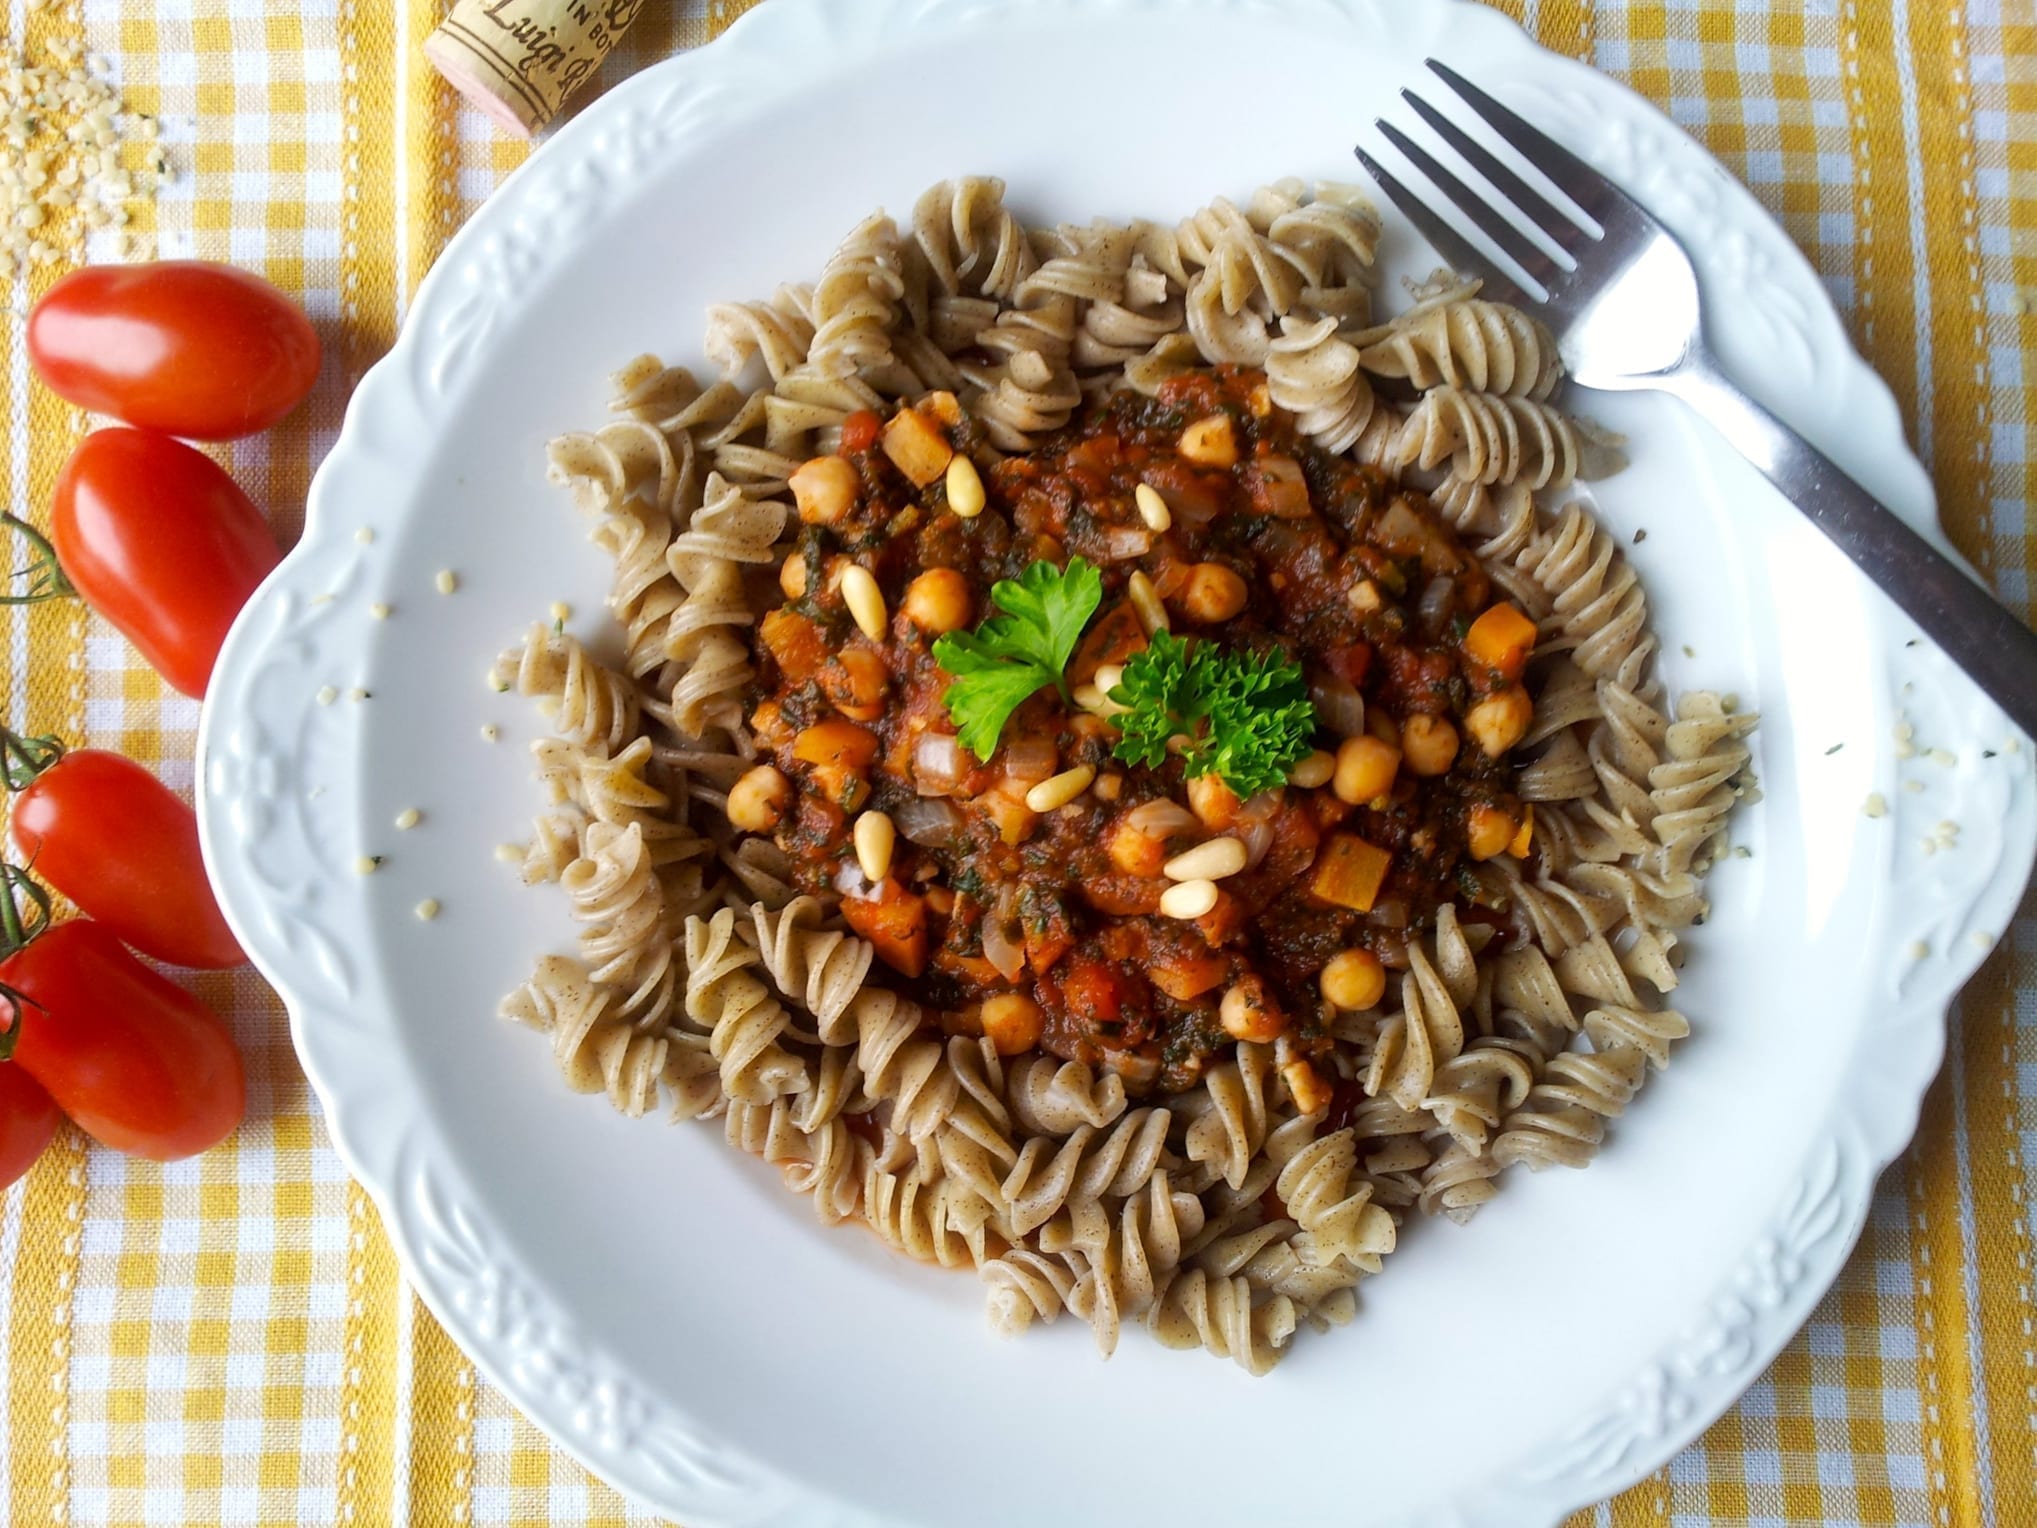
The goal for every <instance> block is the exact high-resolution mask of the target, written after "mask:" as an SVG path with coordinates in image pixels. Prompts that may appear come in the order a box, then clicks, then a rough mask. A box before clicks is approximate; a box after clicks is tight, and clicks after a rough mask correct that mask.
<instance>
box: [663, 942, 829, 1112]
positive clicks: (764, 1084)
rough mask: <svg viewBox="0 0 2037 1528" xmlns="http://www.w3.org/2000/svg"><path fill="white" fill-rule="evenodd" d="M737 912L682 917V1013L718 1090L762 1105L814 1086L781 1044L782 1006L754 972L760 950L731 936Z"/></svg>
mask: <svg viewBox="0 0 2037 1528" xmlns="http://www.w3.org/2000/svg"><path fill="white" fill-rule="evenodd" d="M735 928H736V919H735V914H734V913H732V912H730V911H728V909H726V908H724V909H723V910H722V911H720V912H718V913H716V914H715V915H714V917H713V918H711V919H708V920H705V921H703V920H702V919H700V918H688V919H687V920H686V1017H687V1018H688V1019H690V1020H692V1021H693V1023H694V1024H695V1025H697V1026H698V1027H699V1028H701V1029H703V1030H705V1031H706V1032H707V1035H708V1040H709V1045H710V1048H711V1049H712V1050H713V1053H714V1058H715V1060H716V1061H717V1062H718V1063H719V1064H720V1066H721V1086H722V1091H723V1092H724V1093H726V1094H728V1096H729V1098H730V1099H731V1100H733V1101H735V1102H737V1103H746V1104H766V1103H769V1102H770V1101H771V1100H772V1099H774V1098H776V1097H778V1096H779V1095H780V1094H784V1093H802V1092H804V1091H806V1089H807V1088H808V1087H810V1086H811V1085H812V1079H811V1078H810V1077H809V1076H808V1075H807V1071H806V1067H805V1065H804V1064H803V1063H802V1062H801V1061H800V1060H799V1058H798V1057H797V1056H795V1055H793V1054H792V1053H791V1052H790V1051H788V1050H786V1049H785V1047H784V1046H783V1045H781V1044H779V1036H781V1035H783V1034H784V1033H785V1029H786V1025H787V1022H788V1021H787V1016H786V1012H785V1005H784V1004H783V1003H780V1002H779V1001H777V999H775V998H773V997H772V996H771V994H770V992H769V991H768V990H767V989H766V988H765V986H764V984H763V983H762V982H761V981H759V980H758V979H757V977H756V975H755V968H756V967H757V965H758V964H759V957H758V955H757V952H756V951H755V950H753V949H751V948H750V947H749V946H748V945H747V944H745V943H743V941H742V940H740V939H738V938H736V937H735Z"/></svg>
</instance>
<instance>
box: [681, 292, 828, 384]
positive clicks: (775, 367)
mask: <svg viewBox="0 0 2037 1528" xmlns="http://www.w3.org/2000/svg"><path fill="white" fill-rule="evenodd" d="M812 306H813V294H812V293H811V292H810V291H802V290H801V289H799V288H797V287H780V288H779V289H778V292H777V294H776V295H775V296H774V297H773V298H772V299H771V300H770V301H769V302H719V303H716V304H714V305H713V306H712V307H710V308H709V309H708V310H707V335H706V342H705V343H706V349H707V358H708V359H709V360H710V361H712V362H714V364H715V365H717V366H719V367H720V368H721V371H722V375H723V376H724V377H727V378H734V377H736V376H738V375H739V374H740V373H741V372H742V371H743V369H744V368H745V367H747V366H748V365H749V364H750V362H751V360H752V359H753V358H754V359H761V360H762V361H763V363H764V368H765V370H767V371H768V372H770V374H771V380H772V381H774V382H777V381H781V380H783V379H784V378H785V377H786V376H788V375H789V374H790V373H791V372H792V371H793V370H794V369H795V368H797V367H798V366H799V365H800V364H801V363H802V362H804V361H805V360H806V357H807V352H808V351H809V350H810V349H811V348H812V346H813V335H814V326H813V317H812V312H811V310H812Z"/></svg>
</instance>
